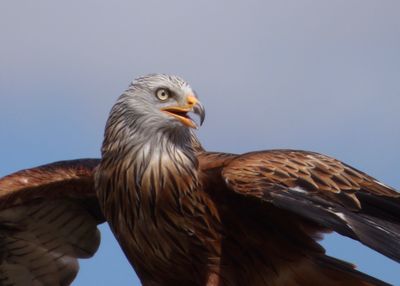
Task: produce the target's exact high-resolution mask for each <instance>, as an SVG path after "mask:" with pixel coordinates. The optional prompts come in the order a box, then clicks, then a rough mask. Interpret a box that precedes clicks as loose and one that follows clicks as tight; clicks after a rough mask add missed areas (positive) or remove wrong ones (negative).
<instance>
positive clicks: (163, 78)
mask: <svg viewBox="0 0 400 286" xmlns="http://www.w3.org/2000/svg"><path fill="white" fill-rule="evenodd" d="M121 98H123V99H122V100H123V101H125V102H126V106H125V107H126V108H127V109H128V110H129V111H130V112H131V113H132V115H134V117H135V115H136V117H137V116H142V117H143V119H145V118H146V119H148V121H149V122H148V124H155V125H157V126H159V127H162V126H169V127H179V126H183V127H185V128H188V127H189V128H197V127H198V125H197V124H196V122H195V121H194V120H193V119H192V118H191V117H190V116H189V113H194V114H197V115H198V116H199V117H200V125H201V124H202V123H203V121H204V117H205V111H204V108H203V106H202V105H201V103H200V101H199V100H198V98H197V96H196V94H195V92H194V91H193V90H192V88H191V87H190V86H189V84H188V83H187V82H186V81H184V80H183V79H182V78H180V77H177V76H171V75H165V74H151V75H147V76H143V77H139V78H137V79H135V80H134V81H133V82H132V84H131V85H130V86H129V88H128V90H127V91H126V92H125V93H124V95H123V96H122V97H121ZM147 127H150V126H147Z"/></svg>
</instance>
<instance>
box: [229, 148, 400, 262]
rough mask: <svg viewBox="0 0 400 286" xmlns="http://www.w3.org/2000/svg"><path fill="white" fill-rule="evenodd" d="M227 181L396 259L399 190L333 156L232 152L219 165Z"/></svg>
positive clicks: (399, 246) (398, 252) (398, 254)
mask: <svg viewBox="0 0 400 286" xmlns="http://www.w3.org/2000/svg"><path fill="white" fill-rule="evenodd" d="M222 176H223V178H224V179H225V182H226V183H227V185H228V187H229V188H231V189H232V190H233V191H235V192H236V193H239V194H242V195H245V196H251V197H256V198H259V199H261V200H263V201H266V202H268V203H271V204H273V205H275V206H276V207H278V208H281V209H285V210H288V211H290V212H292V213H295V214H297V215H299V216H302V217H303V218H306V219H308V220H310V221H313V222H315V223H317V224H318V225H320V226H322V227H325V228H327V229H331V230H334V231H336V232H338V233H340V234H342V235H345V236H348V237H351V238H353V239H356V240H359V241H360V242H362V243H363V244H365V245H367V246H369V247H371V248H373V249H375V250H376V251H378V252H380V253H382V254H384V255H385V256H388V257H390V258H391V259H393V260H395V261H400V194H399V193H397V192H396V191H395V190H394V189H392V188H390V187H388V186H386V185H384V184H382V183H380V182H379V181H377V180H376V179H374V178H372V177H370V176H368V175H367V174H365V173H363V172H360V171H358V170H356V169H354V168H352V167H350V166H348V165H346V164H344V163H342V162H340V161H338V160H335V159H333V158H330V157H327V156H324V155H321V154H317V153H312V152H305V151H294V150H272V151H264V152H254V153H248V154H244V155H242V156H238V157H237V158H236V159H234V160H232V161H231V162H230V163H229V164H228V165H227V166H226V167H224V168H223V170H222Z"/></svg>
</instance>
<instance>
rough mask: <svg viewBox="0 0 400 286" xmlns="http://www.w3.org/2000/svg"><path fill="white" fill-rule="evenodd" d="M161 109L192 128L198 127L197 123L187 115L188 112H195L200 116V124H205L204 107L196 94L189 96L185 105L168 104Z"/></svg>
mask: <svg viewBox="0 0 400 286" xmlns="http://www.w3.org/2000/svg"><path fill="white" fill-rule="evenodd" d="M161 111H163V112H165V113H167V114H168V115H171V116H173V117H175V118H176V119H178V120H179V121H180V122H182V123H183V124H184V125H185V126H187V127H190V128H197V124H196V122H194V121H193V120H192V119H191V118H190V117H189V116H188V115H187V113H188V112H193V113H195V114H197V115H198V116H199V117H200V125H201V124H203V121H204V117H205V111H204V107H203V105H201V103H200V101H199V100H198V99H197V98H196V97H195V96H194V95H189V96H187V98H186V105H184V106H168V107H164V108H162V109H161Z"/></svg>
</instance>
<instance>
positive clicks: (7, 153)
mask: <svg viewBox="0 0 400 286" xmlns="http://www.w3.org/2000/svg"><path fill="white" fill-rule="evenodd" d="M141 2H142V3H140V4H139V1H119V0H117V1H105V0H91V1H85V0H79V1H78V0H73V1H54V0H49V1H43V0H35V1H28V0H27V1H20V0H12V1H11V0H2V1H1V2H0V134H1V143H0V158H1V164H0V176H3V175H6V174H8V173H10V172H13V171H16V170H19V169H23V168H27V167H33V166H36V165H40V164H44V163H48V162H52V161H57V160H64V159H74V158H81V157H99V149H100V144H101V141H102V135H103V129H104V124H105V121H106V118H107V115H108V112H109V110H110V108H111V106H112V104H113V103H114V101H115V99H116V98H117V97H118V96H119V95H120V93H121V92H122V91H123V90H124V89H125V88H126V87H127V86H128V84H129V82H130V81H131V80H132V79H133V78H134V77H137V76H139V75H143V74H146V73H149V72H165V73H173V74H178V75H181V76H182V77H183V78H185V79H187V80H188V81H189V82H190V83H191V85H192V86H193V87H194V89H195V90H196V91H197V93H198V94H199V96H200V99H201V100H202V102H203V104H204V105H205V106H206V109H207V118H206V121H205V124H204V125H203V127H202V129H201V130H200V131H199V136H200V138H201V141H202V142H203V144H204V146H205V147H206V148H207V149H209V150H218V151H229V152H246V151H251V150H259V149H272V148H293V149H306V150H314V151H318V152H321V153H325V154H328V155H331V156H334V157H336V158H338V159H340V160H343V161H345V162H347V163H349V164H350V165H353V166H354V167H356V168H358V169H361V170H363V171H365V172H367V173H369V174H371V175H372V176H374V177H376V178H379V179H380V180H382V181H384V182H385V183H387V184H389V185H392V186H394V187H396V188H397V189H400V164H399V162H400V150H399V147H400V124H399V122H400V1H398V0H375V1H372V0H336V1H327V0H318V1H317V0H315V1H306V0H292V1H289V0H284V1H282V0H276V1H265V0H263V1H262V0H260V1H254V0H253V1H248V0H247V1H233V0H231V1H215V0H214V1H211V0H210V1H203V0H202V1H188V0H182V1H176V0H172V1H162V0H159V1H154V0H147V1H141ZM101 231H102V235H103V236H102V244H101V247H100V249H99V251H98V252H97V254H96V255H95V257H94V258H92V259H90V260H85V261H82V260H81V271H80V273H79V274H78V278H77V279H76V281H75V282H74V284H73V285H77V286H84V285H85V286H86V285H89V286H90V285H139V282H138V280H137V278H136V276H135V275H134V272H133V270H132V269H131V267H130V265H129V264H128V262H127V260H126V259H125V257H124V256H123V254H122V252H121V250H120V249H119V246H118V244H117V243H116V241H115V240H114V238H113V236H112V234H110V232H109V230H108V227H107V226H106V225H103V226H101ZM323 245H324V246H325V247H326V248H327V250H328V253H329V254H331V255H333V256H336V257H339V258H342V259H345V260H348V261H350V262H353V263H355V264H357V265H358V266H359V269H361V270H362V271H364V272H367V273H369V274H371V275H373V276H376V277H379V278H381V279H384V280H386V281H387V282H391V283H392V284H394V285H400V265H399V264H397V263H395V262H393V261H391V260H389V259H387V258H385V257H383V256H382V255H379V254H376V253H375V252H373V251H371V250H369V249H367V248H366V247H363V246H361V245H360V244H359V243H356V242H352V241H351V240H349V239H342V238H340V237H339V236H337V235H331V236H329V237H328V238H327V239H326V240H325V241H324V242H323Z"/></svg>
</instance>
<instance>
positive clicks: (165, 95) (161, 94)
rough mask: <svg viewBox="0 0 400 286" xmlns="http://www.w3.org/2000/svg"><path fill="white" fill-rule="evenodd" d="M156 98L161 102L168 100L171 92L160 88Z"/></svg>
mask: <svg viewBox="0 0 400 286" xmlns="http://www.w3.org/2000/svg"><path fill="white" fill-rule="evenodd" d="M156 96H157V98H158V99H159V100H162V101H164V100H167V99H168V98H169V97H170V92H169V90H168V89H165V88H160V89H158V90H157V91H156Z"/></svg>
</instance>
